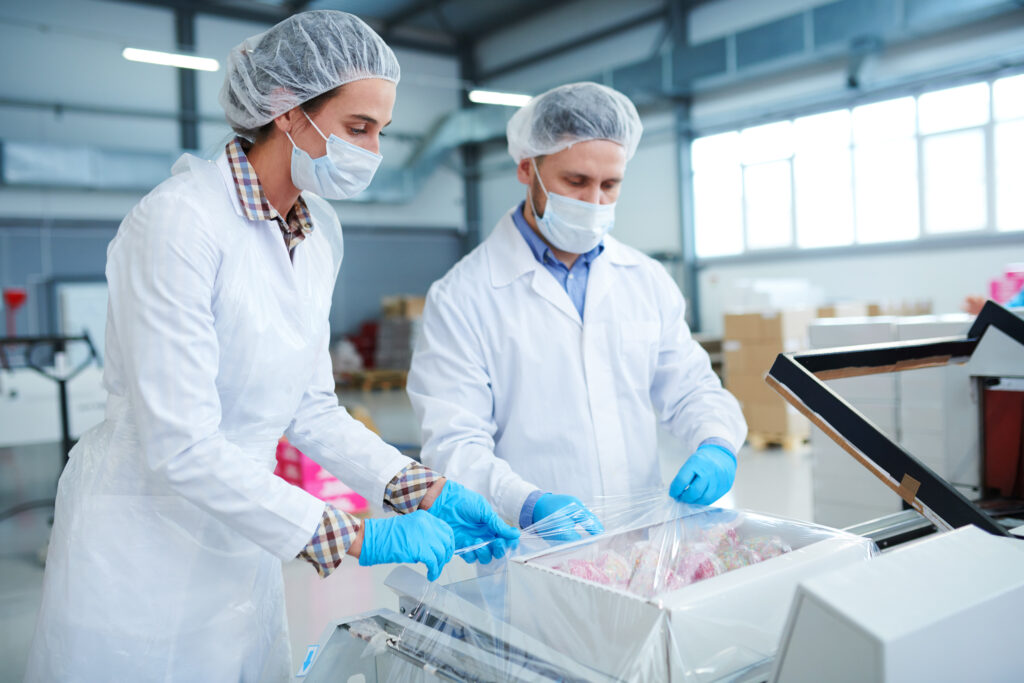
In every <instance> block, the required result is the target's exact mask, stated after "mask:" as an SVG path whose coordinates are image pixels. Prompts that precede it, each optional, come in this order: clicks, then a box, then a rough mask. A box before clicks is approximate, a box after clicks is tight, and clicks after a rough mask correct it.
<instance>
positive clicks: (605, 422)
mask: <svg viewBox="0 0 1024 683" xmlns="http://www.w3.org/2000/svg"><path fill="white" fill-rule="evenodd" d="M641 131H642V126H641V124H640V118H639V115H638V114H637V111H636V107H634V106H633V103H632V102H630V101H629V99H628V98H626V97H625V96H624V95H623V94H622V93H619V92H617V91H615V90H612V89H610V88H607V87H605V86H602V85H598V84H596V83H573V84H569V85H564V86H561V87H558V88H554V89H553V90H549V91H548V92H546V93H544V94H542V95H538V96H537V97H535V98H533V100H531V101H530V102H529V103H528V104H527V105H526V106H525V107H523V108H522V109H520V110H519V111H518V112H516V114H515V115H514V116H513V117H512V119H511V121H509V124H508V130H507V133H508V149H509V153H510V154H511V155H512V158H513V159H515V161H516V164H517V165H518V166H517V169H516V171H517V177H518V179H519V182H521V183H523V184H524V185H525V186H526V200H525V201H524V202H521V203H520V204H519V205H518V206H516V207H514V208H512V209H511V210H510V211H509V212H508V213H507V214H505V216H504V217H502V219H501V220H500V221H499V222H498V224H497V226H496V227H495V228H494V231H493V233H491V235H490V237H489V238H488V239H487V240H486V241H485V242H484V243H483V244H481V245H480V246H479V247H477V248H476V249H475V250H473V252H472V253H470V254H469V255H468V256H466V258H464V259H462V260H461V261H460V262H459V263H458V264H457V265H455V267H453V268H452V269H451V271H450V272H448V274H447V275H445V276H444V277H443V278H442V279H441V280H439V281H438V282H436V283H434V285H433V286H432V287H431V288H430V292H429V294H428V296H427V303H426V308H425V310H424V313H423V334H422V335H421V338H420V341H419V343H418V345H417V347H416V351H415V354H414V356H413V361H412V370H411V372H410V375H409V383H408V387H409V396H410V398H411V399H412V404H413V408H414V409H415V411H416V414H417V417H418V418H419V419H420V422H421V425H422V429H423V451H422V457H423V462H424V463H426V464H427V465H429V466H430V467H432V468H435V469H437V470H438V471H440V472H443V473H444V474H445V475H447V476H449V477H452V478H454V479H457V480H458V481H460V482H462V483H463V484H465V485H466V486H468V487H470V488H472V489H475V490H476V491H478V492H479V493H481V494H483V495H484V496H485V497H486V498H487V499H488V500H489V501H490V502H491V503H492V504H493V505H494V506H495V509H496V510H497V511H498V513H499V514H500V515H502V516H503V517H505V518H506V519H508V520H513V521H518V523H519V525H520V526H522V527H527V526H530V525H531V524H534V523H536V522H538V521H539V520H541V519H544V518H545V517H549V516H551V515H553V513H555V512H557V511H559V510H563V512H562V513H560V515H558V516H555V517H551V520H557V519H559V518H561V519H563V520H565V519H568V520H572V521H575V522H580V523H583V526H584V528H585V529H587V530H588V531H590V532H591V533H596V532H598V531H600V528H601V527H600V523H599V521H598V520H596V518H594V517H593V515H591V513H589V511H587V510H586V509H585V508H584V507H583V505H582V503H581V502H580V500H579V499H581V498H582V499H584V500H593V499H594V498H595V497H597V496H611V495H620V494H621V495H625V494H631V493H637V492H640V491H646V490H649V489H651V488H654V487H662V486H664V484H663V482H662V479H661V476H660V473H659V469H660V468H659V462H658V456H657V453H656V420H660V421H661V423H662V424H664V425H665V426H666V427H667V428H668V429H669V431H671V433H672V434H674V435H675V436H676V437H678V439H679V440H680V441H681V442H682V447H683V449H684V453H685V455H687V456H689V457H688V458H687V459H686V461H685V462H683V463H682V466H681V468H680V469H679V472H678V474H677V475H676V477H675V479H674V480H673V481H672V484H671V486H670V487H669V494H670V495H671V496H672V497H673V498H675V499H677V500H680V501H683V502H687V503H699V504H711V503H713V502H714V501H716V500H718V498H720V497H721V496H722V495H724V494H725V493H726V492H727V491H728V490H729V488H730V487H731V486H732V483H733V479H734V477H735V473H736V456H735V453H736V451H737V450H738V449H739V447H740V446H741V445H742V443H743V441H744V439H745V437H746V423H745V422H744V420H743V416H742V414H741V412H740V408H739V405H738V404H737V402H736V399H734V398H733V397H732V395H731V394H729V393H728V392H726V391H725V390H724V389H723V388H722V385H721V383H720V382H719V380H718V378H717V377H716V376H715V374H714V373H713V372H712V370H711V365H710V362H709V360H708V356H707V354H706V353H705V352H704V351H703V350H702V349H701V347H700V346H699V345H698V344H697V343H696V342H695V341H694V340H693V338H692V337H691V336H690V331H689V328H688V327H687V325H686V322H685V320H684V310H685V302H684V301H683V297H682V295H681V293H680V291H679V288H678V287H677V286H676V284H675V283H674V282H673V280H672V279H671V278H670V277H669V275H668V273H667V272H666V271H665V269H664V268H663V267H662V266H661V265H660V264H659V263H658V262H656V261H654V260H653V259H651V258H649V257H647V256H645V255H643V254H641V253H640V252H638V251H637V250H635V249H632V248H630V247H627V246H626V245H624V244H622V243H621V242H619V241H618V240H616V239H614V238H612V237H609V236H608V235H607V233H608V232H609V231H610V230H611V229H612V227H613V225H614V222H615V201H616V199H617V198H618V196H619V190H620V186H621V184H622V180H623V177H624V175H625V170H626V162H627V161H628V160H629V159H630V158H631V157H632V156H633V153H634V152H635V151H636V148H637V144H638V142H639V139H640V134H641ZM666 204H667V202H666ZM664 208H667V207H658V206H651V207H650V210H651V211H659V210H663V209H664ZM567 506H569V508H568V509H569V510H570V511H571V514H570V515H568V516H566V515H565V512H564V510H565V509H566V507H567ZM572 521H569V522H560V523H558V522H556V525H557V526H558V529H557V530H558V531H559V532H561V536H562V537H567V538H570V539H571V538H575V537H576V534H575V533H574V532H573V531H572V528H571V527H573V526H574V524H573V523H572ZM556 537H558V536H556Z"/></svg>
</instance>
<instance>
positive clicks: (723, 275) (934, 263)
mask: <svg viewBox="0 0 1024 683" xmlns="http://www.w3.org/2000/svg"><path fill="white" fill-rule="evenodd" d="M1020 261H1024V235H1022V236H1021V240H1020V243H1019V244H1010V245H1007V244H1001V245H998V246H972V247H961V248H955V249H934V250H924V249H921V250H915V251H895V252H892V253H872V254H862V255H847V256H844V255H838V256H822V257H820V258H813V257H812V258H808V257H806V256H804V257H801V258H798V259H788V260H786V259H780V260H778V261H772V262H770V263H769V262H762V263H734V264H729V265H720V266H711V267H709V268H706V269H704V270H702V271H701V273H700V304H701V318H702V320H703V322H704V330H703V331H705V332H708V333H712V334H718V333H721V331H722V314H723V313H725V312H726V311H725V310H723V307H724V305H725V304H724V300H725V299H726V298H727V293H728V292H729V291H730V289H731V288H732V287H733V286H734V285H735V284H736V283H737V282H739V281H740V280H745V279H757V278H806V279H807V280H808V281H810V283H811V284H812V285H815V286H817V287H820V288H821V289H822V291H823V294H824V297H825V299H826V300H837V301H850V300H853V301H865V302H886V301H895V302H899V301H908V302H909V301H919V300H930V301H932V304H933V310H934V312H936V313H955V312H958V311H960V310H961V306H962V305H963V301H964V298H965V297H966V296H967V295H969V294H979V295H980V294H987V293H988V282H989V280H991V279H992V278H995V277H998V276H1000V275H1002V273H1003V267H1004V266H1005V265H1006V264H1008V263H1014V262H1020Z"/></svg>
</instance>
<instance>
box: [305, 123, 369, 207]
mask: <svg viewBox="0 0 1024 683" xmlns="http://www.w3.org/2000/svg"><path fill="white" fill-rule="evenodd" d="M302 115H303V116H305V117H306V120H307V121H309V122H310V123H311V124H313V128H316V132H317V133H320V137H322V138H323V139H324V140H326V141H327V154H325V155H323V156H322V157H317V158H316V159H313V158H312V157H310V156H309V154H307V153H306V151H305V150H303V149H300V148H299V146H298V145H296V144H295V140H292V136H291V135H288V133H285V135H288V139H289V140H290V141H291V143H292V184H294V185H295V187H297V188H299V189H300V190H308V191H310V192H313V193H314V194H318V195H320V196H321V197H323V198H324V199H350V198H352V197H355V196H356V195H357V194H359V193H360V192H362V191H363V190H365V189H366V187H367V185H369V184H370V181H371V180H373V175H374V174H375V173H376V172H377V167H378V166H380V162H381V159H383V158H384V157H382V156H381V155H380V154H374V153H373V152H371V151H369V150H366V149H363V148H362V147H359V146H358V145H353V144H352V143H351V142H348V141H347V140H342V139H341V138H339V137H338V136H337V135H335V134H333V133H331V137H327V136H326V135H324V134H323V132H322V131H321V130H320V129H319V128H317V125H316V124H315V123H313V119H311V118H309V116H308V115H307V114H306V112H302Z"/></svg>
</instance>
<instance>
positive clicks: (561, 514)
mask: <svg viewBox="0 0 1024 683" xmlns="http://www.w3.org/2000/svg"><path fill="white" fill-rule="evenodd" d="M541 520H544V521H543V522H542V523H541V524H540V525H539V526H537V529H536V531H537V534H538V535H539V536H540V537H541V538H545V539H547V540H549V541H577V540H579V538H580V535H579V534H578V533H576V530H575V529H576V525H577V524H579V525H580V526H582V527H583V528H584V529H585V530H586V531H587V532H588V533H590V535H591V536H596V535H598V534H599V533H601V532H603V531H604V527H603V526H602V525H601V521H600V520H599V519H598V518H597V517H596V516H595V515H594V513H593V512H591V511H590V510H588V509H587V508H586V506H585V505H583V503H582V501H580V499H579V498H576V497H575V496H563V495H559V494H555V493H545V494H544V495H543V496H541V497H540V498H538V499H537V504H536V505H535V506H534V507H533V523H534V524H535V525H536V524H537V523H538V522H541Z"/></svg>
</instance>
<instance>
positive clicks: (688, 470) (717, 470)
mask: <svg viewBox="0 0 1024 683" xmlns="http://www.w3.org/2000/svg"><path fill="white" fill-rule="evenodd" d="M735 478H736V456H735V455H733V454H732V453H731V452H730V451H729V449H727V448H725V447H724V446H718V445H714V444H703V445H702V446H700V447H699V448H697V450H696V451H694V453H693V455H691V456H690V457H689V458H688V459H687V461H686V462H685V463H683V466H682V467H680V468H679V474H677V475H676V478H675V479H673V480H672V485H671V486H670V487H669V489H668V495H670V496H672V497H673V498H675V499H676V500H678V501H679V502H681V503H695V504H697V505H711V504H712V503H714V502H715V501H716V500H718V499H719V498H721V497H722V496H724V495H725V494H726V493H727V492H728V491H729V489H731V488H732V482H733V480H734V479H735Z"/></svg>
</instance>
